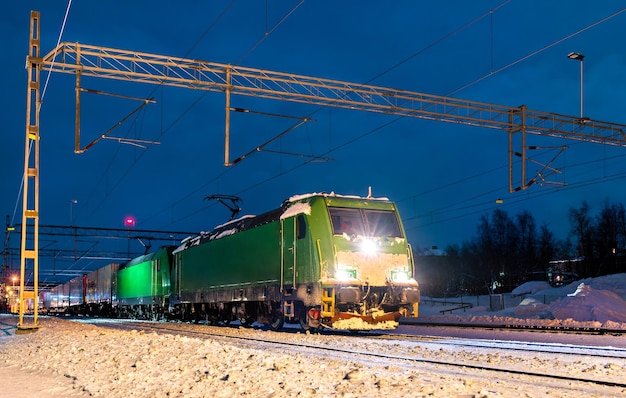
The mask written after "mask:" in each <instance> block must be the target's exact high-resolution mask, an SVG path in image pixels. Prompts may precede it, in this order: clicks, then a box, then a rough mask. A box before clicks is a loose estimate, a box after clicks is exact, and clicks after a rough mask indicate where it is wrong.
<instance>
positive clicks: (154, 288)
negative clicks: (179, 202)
mask: <svg viewBox="0 0 626 398" xmlns="http://www.w3.org/2000/svg"><path fill="white" fill-rule="evenodd" d="M42 296H43V297H42V300H43V307H44V308H48V309H50V310H51V311H59V310H60V311H63V312H83V313H90V314H94V315H96V314H98V315H115V316H122V317H139V318H148V319H161V318H173V319H180V320H183V321H196V322H200V321H204V322H207V323H210V324H228V323H230V322H232V321H240V322H241V323H242V324H251V323H253V322H260V323H262V324H266V325H268V326H270V327H271V328H273V329H279V328H281V327H282V326H283V324H284V323H285V322H287V323H296V324H297V323H299V324H300V325H301V327H302V328H304V329H306V330H309V329H322V328H325V327H332V328H339V329H364V328H372V327H373V328H379V327H389V325H392V326H391V327H393V326H394V325H397V321H398V320H399V318H400V317H417V316H418V305H419V301H420V291H419V286H418V283H417V281H416V280H415V278H414V259H413V255H412V251H411V246H410V244H409V243H408V242H407V239H406V235H405V232H404V228H403V225H402V222H401V219H400V217H399V214H398V210H397V208H396V205H395V204H394V203H393V202H391V201H390V200H388V199H386V198H372V197H369V196H368V197H358V196H343V195H336V194H334V193H330V194H326V193H315V194H307V195H299V196H294V197H291V198H289V199H287V200H285V201H284V202H283V203H282V205H281V206H280V207H279V208H277V209H275V210H272V211H269V212H267V213H264V214H261V215H259V216H244V217H241V218H238V219H236V220H232V221H229V222H228V223H225V224H223V225H220V226H218V227H216V228H215V229H214V230H213V231H211V232H203V233H201V234H199V235H198V236H195V237H189V238H186V239H185V240H183V241H182V242H181V244H180V245H179V246H177V247H173V246H172V247H162V248H160V249H159V250H157V251H155V252H153V253H150V254H147V255H144V256H141V257H138V258H135V259H133V260H131V261H129V262H128V263H126V264H121V265H117V264H109V265H108V266H106V267H104V268H101V269H99V270H96V271H93V272H91V273H89V274H86V275H83V276H82V277H79V278H75V279H73V280H70V281H69V282H67V283H66V284H64V285H61V286H58V287H56V288H55V289H52V290H51V291H49V292H43V293H42ZM366 325H367V327H366ZM372 325H373V326H372Z"/></svg>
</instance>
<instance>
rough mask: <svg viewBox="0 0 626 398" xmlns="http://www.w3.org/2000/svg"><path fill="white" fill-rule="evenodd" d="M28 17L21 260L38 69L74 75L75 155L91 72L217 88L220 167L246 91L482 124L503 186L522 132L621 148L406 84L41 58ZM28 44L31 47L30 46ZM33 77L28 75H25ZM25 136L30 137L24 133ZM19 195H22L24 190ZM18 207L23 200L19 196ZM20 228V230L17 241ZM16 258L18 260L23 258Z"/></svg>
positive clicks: (620, 132) (568, 122)
mask: <svg viewBox="0 0 626 398" xmlns="http://www.w3.org/2000/svg"><path fill="white" fill-rule="evenodd" d="M33 21H36V22H37V23H36V24H37V25H38V22H39V12H37V11H32V12H31V53H30V54H29V56H28V64H29V65H30V69H31V72H30V73H29V75H30V76H29V93H30V95H29V102H28V104H27V113H28V115H27V117H28V118H29V120H34V121H35V122H34V123H30V122H29V123H27V128H26V136H27V141H26V159H27V161H28V159H29V149H28V148H29V146H30V145H31V144H32V145H34V147H35V166H34V167H29V166H25V168H24V180H25V184H24V192H27V189H28V188H27V187H28V184H27V183H26V181H27V178H26V177H30V178H34V181H35V199H34V203H35V208H34V209H32V210H24V221H23V222H22V225H26V223H25V220H26V219H33V220H34V221H35V225H34V228H35V233H34V240H35V242H34V249H33V250H31V251H25V250H24V249H23V251H22V257H23V258H34V259H35V265H36V264H37V260H36V257H37V246H38V245H37V232H36V230H37V223H38V216H37V214H38V211H37V209H38V181H39V180H38V172H37V171H38V170H37V169H38V153H39V140H38V137H39V125H38V118H39V106H36V107H34V109H33V107H31V105H30V104H31V102H30V101H31V100H30V96H33V97H34V98H35V101H36V102H37V104H38V103H39V84H38V80H39V77H38V75H39V71H40V70H41V69H44V70H47V71H50V72H60V73H69V74H75V75H76V137H75V149H74V151H75V152H76V153H82V152H84V151H85V148H81V146H80V92H81V87H80V78H81V76H91V77H98V78H103V79H116V80H123V81H131V82H142V83H149V84H159V85H166V86H174V87H183V88H189V89H192V90H205V91H215V92H223V93H224V94H225V110H226V115H225V145H224V165H226V166H230V165H231V162H230V154H229V152H230V149H229V148H230V112H231V111H232V110H233V108H231V105H230V100H231V96H232V95H244V96H253V97H259V98H267V99H274V100H279V101H291V102H299V103H305V104H314V105H320V106H332V107H338V108H345V109H355V110H361V111H369V112H377V113H383V114H389V115H397V116H404V117H412V118H420V119H429V120H436V121H442V122H450V123H457V124H464V125H472V126H478V127H484V128H490V129H497V130H504V131H506V132H507V133H508V137H509V140H508V142H509V145H508V157H509V191H510V192H514V191H518V190H523V189H526V188H528V187H529V186H530V185H531V184H532V182H533V181H534V180H531V181H530V182H527V181H526V161H527V160H528V158H527V156H526V150H527V145H526V136H527V134H535V135H542V136H551V137H557V138H564V139H569V140H577V141H585V142H593V143H599V144H604V145H613V146H621V147H626V136H625V135H624V133H625V131H626V125H624V124H616V123H609V122H602V121H597V120H591V119H588V118H581V117H574V116H566V115H559V114H555V113H549V112H542V111H535V110H530V109H527V108H526V106H524V105H522V106H519V107H509V106H503V105H496V104H490V103H485V102H477V101H470V100H463V99H458V98H452V97H445V96H438V95H431V94H424V93H419V92H412V91H407V90H399V89H393V88H386V87H379V86H372V85H367V84H358V83H349V82H343V81H338V80H330V79H323V78H317V77H310V76H302V75H296V74H292V73H282V72H274V71H269V70H262V69H255V68H247V67H242V66H235V65H229V64H221V63H215V62H207V61H199V60H193V59H185V58H178V57H170V56H163V55H157V54H148V53H142V52H136V51H126V50H119V49H114V48H106V47H99V46H92V45H85V44H79V43H61V44H59V45H58V46H57V47H56V48H54V49H53V50H52V51H50V52H49V53H47V54H46V55H45V56H44V57H43V58H39V31H38V27H37V31H36V32H35V31H33V29H32V25H33V23H34V22H33ZM35 49H36V51H35ZM33 76H36V78H35V77H33ZM518 133H519V134H520V138H519V139H520V150H519V152H517V151H515V150H514V148H513V147H514V137H515V135H516V134H518ZM31 137H32V138H31ZM514 156H520V158H521V178H520V179H521V184H520V185H519V186H518V187H514V186H513V185H514V184H513V157H514ZM25 196H26V195H25ZM24 203H25V206H24V209H27V207H26V199H25V202H24ZM25 234H26V229H23V230H22V242H23V245H22V246H23V247H24V242H25V239H26V238H25ZM23 261H24V260H22V263H23Z"/></svg>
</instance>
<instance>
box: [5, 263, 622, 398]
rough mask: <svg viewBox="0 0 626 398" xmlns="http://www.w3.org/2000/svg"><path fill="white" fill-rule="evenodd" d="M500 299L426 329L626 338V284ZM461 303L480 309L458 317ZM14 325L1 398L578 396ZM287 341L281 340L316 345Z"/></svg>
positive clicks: (138, 336)
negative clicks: (540, 330) (613, 332)
mask: <svg viewBox="0 0 626 398" xmlns="http://www.w3.org/2000/svg"><path fill="white" fill-rule="evenodd" d="M497 297H498V299H496V300H494V298H493V297H491V298H489V297H466V298H455V299H446V304H445V305H442V303H443V302H444V300H443V299H439V300H437V299H426V300H424V302H423V305H421V306H420V308H421V313H422V315H421V317H420V321H423V320H427V321H428V320H430V321H435V322H451V321H452V322H474V323H481V324H483V323H485V324H489V323H497V324H500V323H507V324H512V323H519V324H548V325H573V326H590V325H591V326H592V327H607V328H611V329H626V320H625V319H624V316H625V314H626V301H625V299H626V274H620V275H612V276H606V277H602V278H596V279H585V280H582V281H578V282H576V283H573V284H571V285H568V286H563V287H559V288H551V287H549V286H547V285H545V284H540V283H534V282H533V283H529V284H525V285H522V286H520V287H519V288H518V289H516V290H515V291H514V292H513V293H511V294H508V295H503V296H502V297H499V296H497ZM451 301H454V302H453V303H451ZM461 302H463V303H473V306H472V308H470V309H465V310H462V309H457V310H453V309H454V308H457V307H459V304H458V303H461ZM438 303H439V304H438ZM493 308H496V309H498V311H493V310H492V309H493ZM441 310H446V311H450V310H452V313H451V314H450V313H446V314H441V313H440V311H441ZM16 322H17V318H16V317H15V316H11V315H0V379H1V380H2V381H3V383H2V384H3V385H2V387H1V388H0V398H3V397H11V398H22V397H33V396H38V397H40V398H52V397H61V396H63V397H86V396H96V397H124V398H126V397H232V396H254V397H257V396H261V397H291V396H300V397H302V396H304V397H307V396H318V397H327V396H342V397H364V396H370V397H378V396H394V397H395V396H398V397H399V396H407V397H408V396H476V397H494V396H534V395H535V393H537V394H541V395H546V394H548V395H550V396H575V394H574V395H572V394H569V393H571V391H570V392H569V393H567V392H562V391H561V392H559V390H556V391H555V390H552V391H549V392H548V391H544V390H541V391H533V390H532V389H531V390H528V391H521V390H519V387H510V386H508V385H507V381H506V380H489V379H488V378H487V379H485V378H472V377H468V376H450V375H445V374H439V373H436V374H434V375H432V374H428V373H427V372H426V370H425V369H422V368H421V367H420V368H419V369H418V368H416V370H411V371H407V370H402V369H395V368H394V367H389V366H384V365H383V364H379V365H377V364H376V363H373V364H371V365H363V364H359V363H355V362H353V361H350V360H340V359H338V358H330V359H325V358H321V357H317V356H307V355H306V354H305V353H302V354H300V353H296V354H295V355H294V354H293V352H292V353H285V352H281V351H280V350H271V351H269V350H263V349H251V348H242V347H237V346H235V345H230V344H227V343H222V342H218V341H216V340H212V339H208V340H204V339H196V338H189V337H184V336H179V335H157V334H154V333H143V332H137V331H131V332H128V331H119V330H110V329H105V328H100V327H97V326H94V325H89V324H82V323H76V322H70V321H67V320H64V319H57V318H48V317H41V318H40V323H41V326H42V327H41V328H40V330H39V331H37V332H34V333H30V334H25V335H15V324H16ZM248 332H250V331H248ZM241 333H243V331H242V332H241ZM257 333H272V332H262V331H257ZM289 336H290V337H287V336H285V337H284V338H285V339H287V338H295V339H302V338H305V337H306V338H316V337H315V336H305V335H289ZM280 338H281V339H282V338H283V337H282V336H280ZM319 338H321V337H319ZM551 364H552V365H553V364H554V361H551V360H546V361H544V364H543V365H541V366H544V367H545V369H544V370H543V371H545V372H550V369H551V368H550V366H551ZM532 366H534V365H532ZM594 369H595V367H594ZM598 369H600V370H601V371H603V372H606V371H607V370H606V369H604V368H603V367H601V366H600V367H598ZM615 369H617V370H613V367H611V368H610V369H609V370H608V371H611V372H622V371H623V369H625V367H622V365H619V366H618V367H617V368H615ZM622 392H623V391H622Z"/></svg>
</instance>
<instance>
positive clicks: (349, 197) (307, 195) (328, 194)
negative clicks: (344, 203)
mask: <svg viewBox="0 0 626 398" xmlns="http://www.w3.org/2000/svg"><path fill="white" fill-rule="evenodd" d="M313 196H324V197H329V196H331V197H334V198H347V199H368V200H381V201H387V202H389V198H386V197H382V198H373V197H363V196H358V195H337V194H336V193H335V192H331V193H326V192H313V193H305V194H302V195H294V196H292V197H290V198H289V199H288V201H289V202H297V201H299V200H303V199H307V198H310V197H313Z"/></svg>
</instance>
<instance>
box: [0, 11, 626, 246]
mask: <svg viewBox="0 0 626 398" xmlns="http://www.w3.org/2000/svg"><path fill="white" fill-rule="evenodd" d="M618 3H619V2H614V1H608V0H605V1H595V2H589V1H578V0H576V1H568V2H566V3H565V2H562V1H545V0H544V1H538V0H524V1H521V0H511V1H480V2H468V1H461V0H458V1H436V2H433V1H429V2H425V1H395V2H391V3H382V2H380V1H342V2H337V1H311V0H309V1H303V2H302V3H301V4H300V1H296V0H294V1H275V0H268V1H257V0H254V1H253V0H249V1H243V0H240V1H199V0H194V1H179V2H171V1H132V0H131V1H107V2H91V1H74V2H73V3H72V5H71V8H70V11H69V15H68V19H67V24H66V26H65V31H64V33H63V37H62V41H70V42H79V43H83V44H91V45H97V46H106V47H113V48H119V49H126V50H133V51H140V52H147V53H156V54H161V55H171V56H177V57H186V58H193V59H200V60H206V61H213V62H220V63H232V64H235V65H242V66H249V67H254V68H261V69H267V70H274V71H281V72H288V73H294V74H300V75H310V76H315V77H323V78H329V79H336V80H342V81H349V82H355V83H364V82H368V83H369V84H374V85H378V86H384V87H393V88H400V89H406V90H412V91H419V92H424V93H429V94H438V95H449V94H451V93H454V94H452V95H453V96H455V97H458V98H464V99H470V100H477V101H484V102H489V103H495V104H501V105H507V106H511V107H514V106H519V105H522V104H525V105H527V106H528V107H529V108H530V109H535V110H541V111H547V112H555V113H560V114H566V115H572V116H577V115H578V113H579V100H580V98H579V88H580V86H579V77H580V75H579V63H578V61H573V60H570V59H568V58H567V57H566V55H567V54H568V53H569V52H572V51H577V52H581V53H583V54H585V61H584V114H585V116H588V117H590V118H592V119H597V120H605V121H610V122H615V123H626V114H625V110H626V109H625V108H626V41H625V40H624V37H626V12H624V13H620V14H619V15H616V16H614V17H612V18H609V19H608V20H606V21H605V22H603V23H600V24H598V25H596V26H594V27H591V28H589V29H587V30H584V31H582V32H580V31H581V30H583V29H585V28H586V27H589V26H590V25H592V24H594V23H595V22H597V21H599V20H601V19H603V18H606V17H608V16H610V15H612V14H615V13H616V12H618V11H620V7H621V5H620V4H618ZM299 4H300V5H299ZM67 5H68V2H67V1H49V0H46V1H43V0H41V1H34V0H24V1H19V2H6V3H4V4H3V5H2V13H1V16H0V34H1V36H2V38H3V39H2V41H3V51H2V54H1V55H0V56H1V57H2V71H3V73H2V83H3V84H2V86H3V90H2V96H1V97H0V101H1V102H0V106H1V108H2V112H1V113H0V115H1V126H2V133H1V134H2V145H0V151H1V152H0V162H1V167H2V176H3V177H2V187H3V194H2V196H1V199H0V200H1V202H0V208H1V209H2V210H3V211H4V213H5V214H8V215H9V216H10V217H11V220H12V222H15V223H19V222H21V200H19V201H18V193H19V188H20V181H21V178H22V173H23V145H24V134H25V112H26V110H25V104H26V100H25V98H26V82H27V76H26V72H25V69H24V60H25V57H26V54H27V51H28V28H29V12H30V10H31V9H32V10H38V11H40V12H41V40H42V54H45V53H47V52H48V51H50V50H51V49H53V48H54V46H55V45H56V42H57V40H58V38H59V33H60V30H61V26H62V22H63V17H64V14H65V12H66V8H67ZM494 9H495V11H494V12H493V13H491V14H490V13H489V11H490V10H494ZM287 15H288V16H287ZM266 32H268V34H267V35H266ZM577 32H580V33H577ZM576 33H577V34H576ZM570 35H571V37H570V38H568V39H566V40H563V39H564V38H566V37H568V36H570ZM264 37H265V38H264ZM263 38H264V39H263ZM531 54H534V55H532V56H530V57H529V55H531ZM525 57H528V58H526V59H524V60H522V61H520V62H516V61H518V60H520V59H523V58H525ZM491 72H497V73H493V74H492V75H491V76H489V75H490V73H491ZM485 76H488V77H486V78H484V79H482V78H483V77H485ZM47 78H48V75H47V73H46V72H44V73H43V74H42V80H45V79H47ZM82 85H83V87H85V88H90V89H96V90H103V91H108V92H114V93H119V94H124V95H130V96H135V97H148V96H154V97H155V99H156V100H157V102H158V103H157V104H154V105H150V106H148V107H147V108H146V109H145V111H142V112H141V113H139V114H138V115H137V117H135V118H132V119H131V120H129V121H128V122H127V123H125V124H124V125H122V126H121V127H120V128H119V129H117V130H116V131H115V133H113V134H112V135H114V136H122V137H135V138H141V139H145V140H155V141H159V142H160V145H154V146H150V147H149V148H148V149H145V150H144V149H140V148H137V147H134V146H129V145H121V144H118V143H117V142H115V141H111V140H103V141H101V142H100V143H98V144H97V145H96V146H95V147H94V148H93V149H91V150H90V151H88V152H86V153H84V154H82V155H76V154H74V153H73V149H74V77H73V76H71V75H61V74H52V75H51V76H50V77H49V82H48V85H47V88H46V92H45V97H44V102H43V106H42V109H41V122H40V127H41V137H42V139H41V159H42V161H41V165H40V169H41V205H40V210H41V212H40V222H41V223H42V224H54V225H67V224H69V222H70V212H71V213H72V218H73V223H74V224H75V225H76V224H77V225H81V226H93V227H96V226H97V227H122V226H123V225H122V222H123V219H124V217H125V216H127V215H133V216H135V217H136V219H137V228H142V229H164V230H188V231H199V230H210V229H212V228H213V227H214V226H216V225H218V224H221V223H222V222H224V221H225V220H227V218H228V216H229V212H228V211H227V210H226V209H225V208H224V207H222V206H220V205H219V204H216V203H214V202H207V201H203V198H204V197H205V196H207V195H210V194H217V193H220V194H232V195H238V196H240V197H241V198H242V199H243V206H242V207H243V212H244V213H247V214H259V213H261V212H264V211H266V210H269V209H272V208H275V207H276V206H278V205H279V204H280V203H281V202H282V200H283V199H285V198H287V197H289V196H291V195H295V194H301V193H307V192H320V191H325V192H331V191H334V192H336V193H341V194H349V195H366V194H367V190H368V187H369V186H371V187H372V189H373V193H374V195H375V196H385V197H389V198H390V199H392V200H394V201H396V202H397V203H398V204H399V207H400V210H401V214H402V216H403V219H404V221H405V227H406V229H407V233H408V236H409V239H410V241H411V243H412V244H413V245H414V246H417V247H430V246H432V245H437V246H439V247H441V248H443V247H445V246H446V245H448V244H451V243H462V242H463V241H464V240H467V239H469V238H470V237H471V236H473V235H474V234H475V232H476V226H477V224H478V219H479V218H480V217H481V216H482V215H485V214H491V212H492V211H493V209H495V208H496V206H500V208H501V209H503V210H505V211H506V212H507V213H509V215H511V216H514V215H515V214H517V213H519V212H521V211H523V210H528V211H530V212H531V213H532V214H533V215H534V217H535V219H536V221H537V224H538V226H539V225H541V224H542V223H546V224H547V225H548V227H549V228H550V229H551V230H552V231H553V232H555V234H556V235H557V237H559V238H565V237H566V236H567V232H568V231H569V222H568V209H569V208H570V207H579V206H580V205H581V203H582V201H583V200H587V201H588V202H589V203H590V204H591V208H592V211H598V210H599V209H600V208H601V206H602V203H603V201H604V200H605V199H607V198H608V199H610V200H611V201H612V202H617V203H620V202H621V203H624V202H626V195H625V191H626V187H625V185H624V178H625V177H626V148H614V147H607V146H602V145H597V144H596V145H594V144H582V143H578V142H576V141H568V140H554V139H553V140H545V139H542V138H541V137H536V136H532V137H531V140H533V141H531V142H529V144H530V145H542V146H547V145H550V146H561V145H568V146H569V147H568V149H567V150H566V151H565V153H564V154H562V155H561V156H559V157H558V158H557V160H556V161H555V163H554V164H553V166H555V167H557V168H559V169H561V170H562V172H563V173H562V174H561V175H559V176H557V177H556V178H553V181H558V182H566V183H567V185H566V186H564V187H559V188H554V187H552V186H549V185H543V186H540V185H534V186H532V187H531V189H529V190H526V191H523V192H518V193H515V194H510V193H508V167H507V136H506V133H505V132H503V131H497V130H486V129H481V128H477V127H470V126H461V125H455V124H447V123H442V122H433V121H425V120H419V119H406V118H405V119H397V118H396V117H393V116H388V115H378V114H370V113H365V112H359V111H349V110H340V109H334V108H324V109H319V108H318V107H312V106H306V105H301V104H293V103H287V102H277V101H271V100H260V99H255V98H242V97H234V99H233V102H232V105H233V106H235V107H242V108H249V109H252V110H255V111H260V112H267V113H275V114H282V115H291V116H299V117H302V116H307V115H312V117H313V118H314V119H315V122H311V123H307V124H306V125H304V126H302V127H300V128H298V129H295V130H294V131H293V132H291V133H290V134H288V135H287V136H285V137H284V138H283V139H281V140H278V141H276V142H274V143H273V144H271V145H270V146H268V147H267V149H268V150H269V151H267V152H259V153H254V154H253V155H251V156H250V157H249V158H247V159H245V160H244V161H242V162H241V163H239V164H238V165H236V166H234V167H231V168H226V167H224V165H223V162H224V156H223V152H224V95H223V94H219V93H208V94H207V93H204V92H197V91H191V90H185V89H175V88H167V87H156V86H149V85H141V84H132V83H124V84H122V83H119V82H113V81H110V80H103V79H87V78H85V79H83V84H82ZM463 87H465V88H464V89H462V90H460V91H457V90H459V89H460V88H463ZM136 106H138V104H137V103H136V102H132V101H128V100H121V99H113V98H110V97H103V96H97V95H89V94H83V95H82V120H81V125H82V133H83V143H86V142H88V141H89V140H90V139H93V138H95V137H96V136H98V135H99V134H101V133H103V132H104V131H106V130H107V129H109V128H110V127H111V126H112V125H114V124H115V123H117V122H118V121H119V120H120V119H122V118H123V117H124V116H126V115H127V114H128V113H129V112H131V111H132V110H133V109H134V108H135V107H136ZM294 123H295V121H294V120H291V119H285V118H277V117H271V116H264V115H252V114H233V115H232V121H231V136H232V142H231V156H232V158H235V157H237V156H239V155H241V154H244V153H246V152H248V151H249V150H251V149H253V148H254V147H256V146H258V145H260V144H261V143H263V142H265V141H267V140H269V139H270V138H271V137H274V136H276V135H277V134H279V133H281V132H282V131H284V130H286V129H287V128H289V127H290V126H292V125H293V124H294ZM270 151H271V152H270ZM274 151H276V152H290V153H297V154H305V155H315V156H322V157H328V158H332V160H329V161H327V162H311V163H305V162H306V161H307V160H308V159H309V158H307V157H299V156H292V155H284V154H283V155H280V154H277V153H275V152H274ZM555 153H556V152H555V150H547V149H546V150H544V151H542V152H541V153H537V155H536V156H537V159H538V160H539V161H547V160H548V159H551V158H552V157H553V156H554V154H555ZM533 156H535V154H533ZM536 169H537V168H536V167H534V166H532V165H531V166H529V174H530V175H532V174H533V172H534V170H535V171H536ZM498 198H502V199H503V201H504V203H503V204H501V205H497V204H496V203H495V201H496V199H498ZM72 199H75V200H77V201H78V203H76V204H75V205H71V200H72ZM16 203H17V212H15V206H16ZM71 206H72V210H70V208H71Z"/></svg>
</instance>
